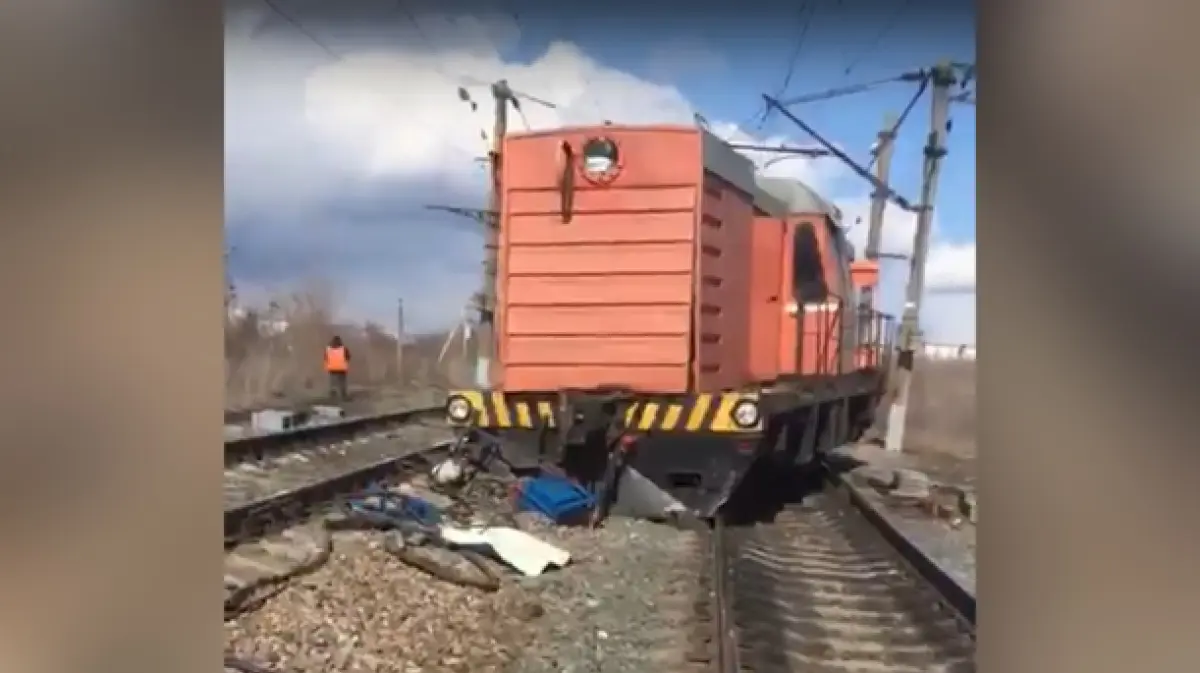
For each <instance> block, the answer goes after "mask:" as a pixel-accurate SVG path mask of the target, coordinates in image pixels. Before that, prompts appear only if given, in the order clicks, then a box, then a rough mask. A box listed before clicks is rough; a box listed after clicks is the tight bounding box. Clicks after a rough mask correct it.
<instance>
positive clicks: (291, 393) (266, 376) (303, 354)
mask: <svg viewBox="0 0 1200 673" xmlns="http://www.w3.org/2000/svg"><path fill="white" fill-rule="evenodd" d="M333 315H334V311H333V307H332V302H331V301H329V300H328V299H326V298H323V297H322V296H321V295H320V294H318V293H311V292H310V293H297V294H295V295H292V296H288V297H283V298H281V299H279V300H276V301H273V302H271V303H270V305H269V306H267V307H265V308H262V309H257V310H248V311H246V312H245V314H244V315H241V316H236V317H235V316H229V317H227V319H226V323H225V407H226V408H227V409H245V408H251V407H256V406H260V405H266V404H273V403H279V402H281V401H289V400H304V399H311V398H314V397H318V396H320V395H322V394H323V393H324V392H325V390H326V386H327V385H328V382H327V378H326V375H325V372H324V369H323V367H322V357H323V353H324V348H325V345H326V344H327V343H328V342H329V339H330V338H331V337H332V336H333V335H334V334H335V333H336V334H338V335H339V336H341V337H342V341H343V342H345V344H346V346H347V347H348V348H349V349H350V351H351V353H352V354H353V357H354V360H353V364H352V366H351V370H350V386H351V387H352V388H354V389H358V390H362V389H367V390H381V389H382V390H392V391H405V390H411V389H428V388H441V389H445V388H447V387H451V386H453V385H455V384H456V383H461V382H462V380H463V378H464V377H465V376H466V374H467V373H468V370H467V367H466V364H465V362H464V361H463V356H462V349H461V344H457V343H456V344H453V345H454V346H455V347H454V348H450V349H448V350H447V352H446V354H445V356H444V357H440V356H442V349H443V346H444V345H445V342H446V336H447V335H446V334H445V333H442V334H418V335H410V337H409V343H408V344H407V345H406V346H405V348H404V351H403V354H402V358H399V357H398V354H397V346H396V339H395V337H393V336H392V335H390V334H388V333H386V332H385V331H384V330H383V328H381V327H380V326H378V325H374V324H371V323H367V324H362V325H353V324H338V323H335V322H334V320H333V317H332V316H333ZM283 324H286V325H287V328H286V329H285V330H282V331H280V330H279V329H278V328H275V327H273V326H278V325H283ZM439 358H440V361H439Z"/></svg>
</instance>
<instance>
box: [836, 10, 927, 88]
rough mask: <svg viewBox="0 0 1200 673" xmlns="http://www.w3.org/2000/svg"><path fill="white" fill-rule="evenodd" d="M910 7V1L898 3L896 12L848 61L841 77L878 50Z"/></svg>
mask: <svg viewBox="0 0 1200 673" xmlns="http://www.w3.org/2000/svg"><path fill="white" fill-rule="evenodd" d="M910 5H912V0H903V2H901V3H900V6H899V7H897V8H896V11H894V12H892V14H891V15H890V16H888V18H887V19H886V20H885V21H884V23H883V26H882V27H880V29H879V30H878V31H877V32H876V33H875V35H874V37H872V38H871V39H870V40H869V41H868V42H867V45H866V47H864V48H863V50H862V51H860V52H859V53H858V55H857V56H855V57H854V58H852V59H850V65H847V66H846V69H845V70H844V71H843V72H842V74H843V75H849V74H850V73H851V72H853V71H854V69H855V68H857V67H858V66H860V65H862V63H863V61H864V60H866V58H867V57H868V56H870V55H871V54H873V53H874V52H875V50H876V49H878V48H879V45H880V43H882V42H883V39H884V38H885V37H887V36H888V34H889V33H891V32H892V31H893V30H895V28H896V26H897V25H898V24H899V23H900V19H901V17H903V16H904V12H905V11H907V10H908V8H909V6H910Z"/></svg>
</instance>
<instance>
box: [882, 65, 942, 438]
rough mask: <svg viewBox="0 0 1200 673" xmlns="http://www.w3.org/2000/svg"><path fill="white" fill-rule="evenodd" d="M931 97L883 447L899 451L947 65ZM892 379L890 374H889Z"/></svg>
mask: <svg viewBox="0 0 1200 673" xmlns="http://www.w3.org/2000/svg"><path fill="white" fill-rule="evenodd" d="M932 77H933V96H932V105H931V110H930V118H929V141H928V143H926V145H925V161H924V170H923V173H922V177H923V179H922V182H921V205H920V208H919V210H918V212H917V231H916V234H915V236H914V237H913V255H912V266H911V268H910V270H909V276H908V288H907V290H906V291H905V298H904V315H903V317H902V318H901V322H900V353H899V357H897V358H896V364H895V369H894V370H893V373H894V379H892V380H894V381H895V382H896V397H895V399H894V400H893V402H892V409H891V412H890V413H889V414H888V427H887V438H886V441H885V444H884V446H885V447H886V448H887V450H889V451H899V450H901V449H902V448H903V446H904V431H905V423H906V421H907V417H908V399H909V392H910V388H911V386H912V372H913V365H914V362H915V360H916V356H915V351H916V349H917V345H918V344H917V341H918V338H919V334H918V331H919V329H920V315H921V297H922V295H923V294H924V292H925V262H926V258H927V257H928V255H929V233H930V228H931V227H932V224H933V204H934V201H935V200H936V199H937V184H938V176H939V174H940V173H941V168H942V157H944V156H945V155H946V130H947V129H946V123H947V118H948V116H949V109H950V87H951V86H953V84H954V83H955V76H954V70H953V68H952V67H951V66H950V65H949V64H945V63H943V64H939V65H938V66H937V67H936V68H934V69H933V73H932ZM889 378H892V377H889Z"/></svg>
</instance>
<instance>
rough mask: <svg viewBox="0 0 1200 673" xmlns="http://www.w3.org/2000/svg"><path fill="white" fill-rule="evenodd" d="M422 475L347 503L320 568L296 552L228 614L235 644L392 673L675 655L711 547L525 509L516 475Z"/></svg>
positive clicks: (334, 521)
mask: <svg viewBox="0 0 1200 673" xmlns="http://www.w3.org/2000/svg"><path fill="white" fill-rule="evenodd" d="M430 481H431V480H430V479H428V478H427V477H419V478H417V479H414V480H412V481H410V482H408V483H406V484H404V485H402V486H400V487H396V488H390V489H373V490H370V491H367V492H363V493H359V494H357V495H356V497H354V498H349V499H347V500H346V501H345V502H344V503H343V504H342V506H340V507H339V508H338V510H337V511H336V512H335V513H334V515H332V516H330V517H329V518H328V519H327V520H326V521H325V522H323V524H322V526H323V529H325V530H327V531H328V535H329V538H328V539H329V540H330V545H329V553H328V556H327V557H326V558H324V559H322V560H321V562H320V563H319V567H314V561H312V556H313V555H312V554H308V555H306V556H304V558H305V559H308V561H307V565H305V566H304V567H303V568H302V569H300V568H297V569H296V570H295V572H291V573H287V575H286V577H285V578H284V579H282V580H281V581H279V582H278V583H273V584H272V585H271V587H270V591H269V592H266V593H265V597H264V598H263V600H261V601H259V602H257V603H256V604H255V605H254V608H255V609H254V610H253V611H249V612H244V613H241V614H231V615H230V617H231V618H230V619H228V620H227V622H226V634H227V641H228V643H229V647H228V649H229V653H228V654H229V656H236V657H238V658H240V660H243V661H245V662H248V663H250V664H251V665H259V666H261V667H264V668H268V669H272V670H280V669H287V670H296V671H308V670H312V671H316V670H338V671H347V672H355V671H371V672H387V673H391V672H393V671H394V672H396V673H400V672H404V673H409V672H415V671H494V672H497V673H500V672H508V671H511V672H513V673H550V672H551V671H553V672H555V673H557V672H560V671H565V670H579V671H582V670H606V671H609V670H611V671H630V672H633V671H644V670H667V669H670V668H672V667H673V666H674V663H679V661H678V657H680V656H682V655H681V653H682V652H684V651H685V650H686V649H687V648H686V642H685V641H686V636H687V633H686V629H685V628H682V626H681V625H682V624H683V623H684V622H686V621H687V620H688V619H689V618H690V615H691V613H690V612H689V610H690V608H691V603H692V601H693V600H694V595H693V594H694V590H695V584H696V578H697V576H698V574H699V572H700V564H701V563H702V561H701V560H700V559H702V558H703V557H704V554H703V553H702V552H703V550H701V549H700V548H699V547H698V545H699V544H701V541H700V538H699V536H698V535H697V534H695V533H692V532H685V531H680V530H676V529H673V528H670V527H667V526H662V525H658V524H653V523H650V522H647V521H639V520H632V519H624V518H619V517H616V518H611V519H609V520H608V521H606V522H605V524H604V526H603V527H601V528H596V529H593V528H590V527H585V526H561V525H558V524H557V523H556V522H555V521H554V520H553V518H552V517H553V515H554V514H553V512H550V513H549V514H550V516H547V515H546V514H542V513H539V512H536V511H532V512H531V511H518V510H520V509H522V506H524V507H529V506H530V503H529V502H528V501H527V500H523V499H522V497H521V495H522V491H521V489H519V488H517V487H516V485H515V484H514V483H513V481H512V480H510V479H504V478H496V477H492V476H491V475H488V474H478V475H474V476H473V478H471V479H469V480H467V481H466V483H464V484H462V485H461V486H460V487H458V488H455V489H447V488H442V487H440V486H438V485H437V484H431V483H430ZM525 486H526V487H527V486H528V484H525ZM533 490H534V491H535V492H537V489H536V488H535V489H533ZM311 528H312V527H311V526H309V529H311ZM308 547H313V545H312V544H309V545H308ZM310 551H311V550H310ZM564 566H565V567H564ZM435 578H436V579H435ZM235 612H236V611H235ZM669 662H674V663H669Z"/></svg>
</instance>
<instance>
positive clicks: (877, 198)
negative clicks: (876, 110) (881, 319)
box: [862, 114, 896, 308]
mask: <svg viewBox="0 0 1200 673" xmlns="http://www.w3.org/2000/svg"><path fill="white" fill-rule="evenodd" d="M895 129H896V115H894V114H888V115H886V116H885V117H884V119H883V128H882V129H881V130H880V131H879V135H878V138H879V141H878V143H877V144H876V146H875V178H876V180H878V181H879V184H881V185H886V184H888V178H889V177H890V176H891V170H892V150H893V149H894V146H895V140H896V130H895ZM887 202H888V195H887V192H885V191H884V190H882V189H879V188H878V187H877V188H876V189H875V190H874V191H873V192H872V193H871V214H870V220H869V221H868V225H867V249H866V250H864V251H863V252H864V256H865V257H866V258H867V260H868V261H871V262H878V261H879V246H880V245H881V244H882V242H883V212H884V210H885V209H886V207H887ZM862 305H863V307H864V308H874V307H875V290H874V288H872V287H866V288H863V292H862Z"/></svg>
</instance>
